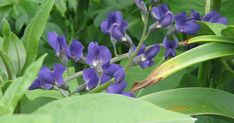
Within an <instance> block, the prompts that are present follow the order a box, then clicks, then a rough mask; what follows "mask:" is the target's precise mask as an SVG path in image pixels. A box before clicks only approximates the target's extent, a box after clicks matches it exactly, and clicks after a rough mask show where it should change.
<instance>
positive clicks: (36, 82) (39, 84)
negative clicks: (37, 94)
mask: <svg viewBox="0 0 234 123" xmlns="http://www.w3.org/2000/svg"><path fill="white" fill-rule="evenodd" d="M40 88H41V89H45V90H50V89H52V88H53V85H51V84H47V83H45V82H41V81H39V79H38V78H37V79H35V80H34V82H33V83H32V85H31V86H30V87H29V90H35V89H40Z"/></svg>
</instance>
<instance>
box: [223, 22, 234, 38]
mask: <svg viewBox="0 0 234 123" xmlns="http://www.w3.org/2000/svg"><path fill="white" fill-rule="evenodd" d="M222 35H223V36H228V37H234V26H233V25H230V26H228V27H227V28H226V29H224V30H222Z"/></svg>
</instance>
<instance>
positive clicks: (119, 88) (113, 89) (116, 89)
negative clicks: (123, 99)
mask: <svg viewBox="0 0 234 123" xmlns="http://www.w3.org/2000/svg"><path fill="white" fill-rule="evenodd" d="M126 86H127V83H126V82H125V81H122V82H115V83H114V84H112V85H110V86H109V87H108V88H107V90H106V91H107V93H114V94H120V93H122V92H123V90H124V89H125V88H126Z"/></svg>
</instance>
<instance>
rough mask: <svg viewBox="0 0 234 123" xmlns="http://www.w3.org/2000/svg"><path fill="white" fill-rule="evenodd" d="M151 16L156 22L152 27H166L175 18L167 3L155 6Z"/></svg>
mask: <svg viewBox="0 0 234 123" xmlns="http://www.w3.org/2000/svg"><path fill="white" fill-rule="evenodd" d="M151 16H152V18H153V19H154V20H155V23H154V24H153V25H151V27H150V28H164V27H167V26H169V25H170V24H171V23H172V22H173V20H174V16H173V13H172V12H171V11H170V10H169V8H168V6H167V5H166V4H162V5H159V6H157V7H153V8H152V10H151Z"/></svg>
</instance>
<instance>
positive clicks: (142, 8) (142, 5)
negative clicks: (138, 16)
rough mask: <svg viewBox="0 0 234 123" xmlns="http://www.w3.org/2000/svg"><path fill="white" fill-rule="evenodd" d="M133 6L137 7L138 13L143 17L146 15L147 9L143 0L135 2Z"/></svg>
mask: <svg viewBox="0 0 234 123" xmlns="http://www.w3.org/2000/svg"><path fill="white" fill-rule="evenodd" d="M135 4H136V5H137V7H138V8H139V9H140V12H141V13H142V14H143V15H146V14H147V7H146V5H145V3H144V1H143V0H135Z"/></svg>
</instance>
